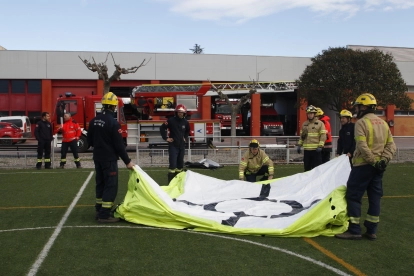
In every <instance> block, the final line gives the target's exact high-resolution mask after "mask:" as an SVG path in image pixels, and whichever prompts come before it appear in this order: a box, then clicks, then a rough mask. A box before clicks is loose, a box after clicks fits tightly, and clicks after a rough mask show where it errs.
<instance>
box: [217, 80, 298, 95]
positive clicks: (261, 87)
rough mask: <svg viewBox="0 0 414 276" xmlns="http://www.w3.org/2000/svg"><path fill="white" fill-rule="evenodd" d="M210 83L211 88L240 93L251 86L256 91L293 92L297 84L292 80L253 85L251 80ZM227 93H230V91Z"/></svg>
mask: <svg viewBox="0 0 414 276" xmlns="http://www.w3.org/2000/svg"><path fill="white" fill-rule="evenodd" d="M211 85H212V87H213V88H215V89H217V90H219V91H224V92H226V91H232V92H238V91H240V92H241V93H246V92H247V91H248V90H250V89H252V88H254V89H256V91H257V93H270V92H293V91H294V89H295V88H297V84H296V83H295V82H292V81H278V82H256V83H255V85H253V84H252V83H251V82H239V83H212V84H211ZM210 91H211V90H210ZM210 91H209V92H210ZM228 94H232V93H231V92H230V93H228Z"/></svg>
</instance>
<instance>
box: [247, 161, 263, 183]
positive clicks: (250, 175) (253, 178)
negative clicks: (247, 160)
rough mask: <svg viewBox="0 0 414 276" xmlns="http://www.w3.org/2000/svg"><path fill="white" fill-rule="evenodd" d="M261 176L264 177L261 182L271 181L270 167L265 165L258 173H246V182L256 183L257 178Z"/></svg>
mask: <svg viewBox="0 0 414 276" xmlns="http://www.w3.org/2000/svg"><path fill="white" fill-rule="evenodd" d="M260 175H263V177H262V178H261V179H260V181H264V180H268V179H269V166H268V165H263V166H262V167H261V168H260V170H259V171H258V172H257V173H251V172H249V171H246V172H244V176H245V177H246V181H248V182H256V177H257V176H260Z"/></svg>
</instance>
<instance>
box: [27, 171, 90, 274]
mask: <svg viewBox="0 0 414 276" xmlns="http://www.w3.org/2000/svg"><path fill="white" fill-rule="evenodd" d="M92 175H93V171H92V172H90V174H89V176H88V178H87V179H86V180H85V182H84V183H83V185H82V187H81V188H80V190H79V192H78V194H77V195H76V197H75V198H74V199H73V201H72V203H71V204H70V206H69V208H68V210H67V211H66V213H65V214H64V215H63V217H62V219H61V220H60V222H59V224H58V226H57V227H56V229H55V231H54V232H53V234H52V236H51V237H50V238H49V241H48V242H47V243H46V245H45V246H44V247H43V250H42V252H40V254H39V256H38V257H37V259H36V261H35V263H34V264H33V265H32V268H31V269H30V271H29V273H28V274H27V275H28V276H34V275H36V273H37V271H38V270H39V268H40V266H41V265H42V263H43V261H44V260H45V258H46V257H47V254H48V253H49V250H50V248H52V245H53V243H54V242H55V240H56V238H57V237H58V235H59V234H60V231H62V228H63V225H64V224H65V222H66V220H67V219H68V217H69V215H70V213H71V212H72V210H73V208H75V205H76V203H77V202H78V200H79V198H80V197H81V196H82V194H83V191H84V190H85V188H86V186H87V185H88V183H89V181H90V180H91V178H92Z"/></svg>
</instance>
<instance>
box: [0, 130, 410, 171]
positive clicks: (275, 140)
mask: <svg viewBox="0 0 414 276" xmlns="http://www.w3.org/2000/svg"><path fill="white" fill-rule="evenodd" d="M253 138H254V139H257V140H258V141H259V142H260V146H261V149H263V150H264V151H265V152H266V153H267V154H268V155H269V157H270V158H271V159H272V160H273V162H275V163H276V164H300V163H302V162H303V153H302V154H298V153H297V151H296V144H297V142H298V137H297V136H277V137H269V136H265V137H247V136H245V137H241V136H237V137H222V139H221V141H220V142H216V143H215V144H214V146H215V148H199V147H197V146H196V145H192V144H189V145H188V148H187V149H186V151H185V156H184V161H189V162H198V161H201V160H202V159H211V160H213V161H215V162H217V163H219V164H221V165H238V164H239V161H240V159H241V156H242V155H243V154H244V152H245V151H246V150H247V149H248V144H249V141H250V140H251V139H253ZM333 140H334V141H333V145H334V148H333V151H332V156H331V158H334V157H335V152H336V147H335V146H336V140H337V137H334V139H333ZM394 141H395V143H396V145H397V152H396V154H395V156H394V159H393V160H392V162H413V161H414V136H399V137H394ZM26 143H28V144H30V143H31V144H32V145H37V142H36V141H35V140H31V139H29V140H28V141H27V142H26ZM17 145H18V144H17ZM23 145H24V144H23ZM14 146H15V147H17V146H16V145H14ZM2 149H3V150H2ZM127 149H128V154H129V156H130V157H131V158H132V161H133V162H134V163H136V164H138V165H140V166H141V167H151V166H157V167H160V166H168V148H166V147H162V146H161V147H154V148H149V147H148V144H145V143H139V144H137V145H133V146H128V147H127ZM79 155H80V158H81V163H82V167H84V168H93V167H94V164H93V160H92V151H91V150H89V151H88V152H86V153H81V154H79ZM51 159H52V167H53V168H56V167H59V162H60V148H52V153H51ZM66 159H67V165H66V167H67V168H74V167H75V164H74V163H73V155H72V153H71V152H68V154H67V157H66ZM36 162H37V152H36V150H34V149H33V148H32V149H31V150H25V149H24V148H23V149H19V150H17V149H16V150H10V149H8V150H7V151H6V150H4V147H0V168H34V167H35V164H36ZM119 166H120V167H124V164H123V163H122V161H119Z"/></svg>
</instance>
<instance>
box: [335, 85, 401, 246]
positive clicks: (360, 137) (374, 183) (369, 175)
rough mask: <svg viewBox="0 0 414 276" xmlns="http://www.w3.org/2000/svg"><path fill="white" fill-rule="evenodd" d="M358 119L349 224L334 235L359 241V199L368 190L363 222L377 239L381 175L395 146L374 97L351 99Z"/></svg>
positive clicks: (369, 234) (348, 199)
mask: <svg viewBox="0 0 414 276" xmlns="http://www.w3.org/2000/svg"><path fill="white" fill-rule="evenodd" d="M354 107H355V112H356V113H357V118H358V121H357V122H356V123H355V141H356V147H355V151H354V156H353V158H352V164H353V167H352V170H351V174H350V175H349V179H348V182H347V191H346V202H347V208H348V216H349V226H348V230H347V231H346V232H345V233H342V234H338V235H335V236H336V237H337V238H340V239H347V240H359V239H361V238H362V235H361V226H360V224H359V223H360V219H361V201H362V197H363V195H364V193H365V191H366V192H367V196H368V212H367V215H366V218H365V221H364V226H365V227H366V232H365V233H364V236H365V237H366V238H367V239H369V240H375V239H376V238H377V227H378V223H379V215H380V201H381V197H382V194H383V192H382V176H383V174H384V171H385V168H386V167H387V164H388V162H389V161H390V160H391V159H392V158H393V156H394V154H395V151H396V146H395V143H394V140H393V138H392V135H391V131H390V129H389V127H388V125H387V123H386V122H385V121H384V120H382V119H381V118H378V117H377V116H376V115H375V114H374V112H375V109H376V107H377V100H376V99H375V97H374V96H373V95H371V94H369V93H364V94H362V95H360V96H359V97H358V98H357V99H356V100H355V102H354Z"/></svg>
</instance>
